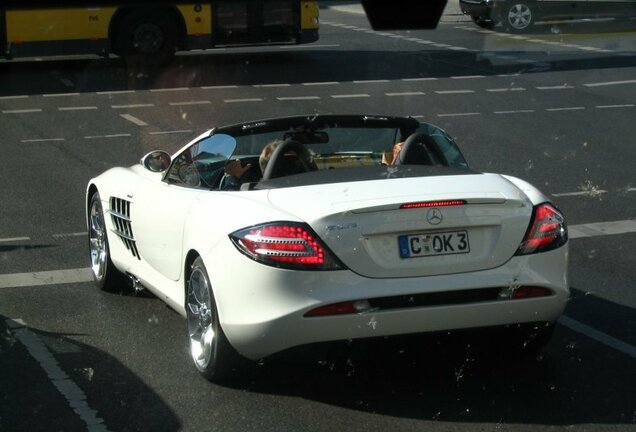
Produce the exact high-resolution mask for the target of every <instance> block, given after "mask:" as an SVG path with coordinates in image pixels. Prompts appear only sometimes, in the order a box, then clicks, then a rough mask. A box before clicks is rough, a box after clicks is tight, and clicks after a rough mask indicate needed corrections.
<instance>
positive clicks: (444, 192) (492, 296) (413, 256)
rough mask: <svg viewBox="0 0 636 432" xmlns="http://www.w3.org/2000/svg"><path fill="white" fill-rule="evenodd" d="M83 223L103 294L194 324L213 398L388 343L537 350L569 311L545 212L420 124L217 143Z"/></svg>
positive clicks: (148, 173)
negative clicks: (352, 346)
mask: <svg viewBox="0 0 636 432" xmlns="http://www.w3.org/2000/svg"><path fill="white" fill-rule="evenodd" d="M230 168H231V169H230ZM86 206H87V207H86V208H87V221H88V230H89V245H90V260H91V269H92V273H93V275H94V279H95V282H96V284H97V286H98V287H100V288H102V289H104V290H107V291H113V290H122V289H124V287H125V286H126V284H129V283H131V282H132V284H133V285H134V286H135V287H143V288H147V289H148V290H150V291H152V292H153V293H154V294H156V295H157V296H158V297H159V298H160V299H162V300H164V301H165V302H166V303H168V304H169V305H170V306H171V307H173V308H174V309H175V310H177V311H178V312H179V313H180V314H182V315H183V316H184V317H185V318H186V321H187V335H188V338H189V343H190V353H191V356H192V360H193V361H194V364H195V366H196V367H197V369H198V370H199V371H200V372H201V374H202V375H203V376H205V377H206V378H207V379H209V380H212V381H221V380H226V379H229V378H231V377H232V376H233V374H234V373H236V371H235V369H236V365H237V364H239V363H240V362H245V359H248V360H258V359H262V358H265V357H268V356H270V355H272V354H275V353H279V352H282V351H285V350H287V349H290V348H293V347H299V346H304V345H307V344H313V343H317V342H331V341H341V340H349V339H354V340H355V339H364V338H373V337H378V336H392V335H406V334H418V333H428V332H436V331H451V330H462V329H479V330H481V329H487V328H515V329H518V330H519V331H520V332H522V333H523V336H524V337H523V338H521V339H520V340H525V342H524V347H525V348H527V349H539V348H541V347H542V346H543V345H545V344H546V343H547V342H548V340H549V338H550V336H551V334H552V331H553V328H554V325H555V322H556V320H557V319H558V318H559V316H560V314H561V313H562V311H563V309H564V307H565V304H566V302H567V299H568V297H569V290H568V278H567V261H568V236H567V228H566V224H565V221H564V218H563V216H562V214H561V213H560V211H559V210H558V209H557V208H556V207H555V206H554V205H553V204H552V203H550V200H549V198H548V197H546V196H545V195H543V194H542V193H541V192H540V191H538V190H537V189H535V188H534V187H533V186H531V185H530V184H528V183H526V182H525V181H523V180H520V179H518V178H514V177H510V176H506V175H498V174H489V173H482V172H477V171H473V170H472V169H470V168H469V167H468V165H467V163H466V161H465V159H464V157H463V156H462V154H461V152H460V150H459V149H458V147H457V145H456V144H455V142H454V141H453V139H452V138H451V137H450V136H449V135H448V134H447V133H445V132H444V131H443V130H441V129H439V128H438V127H436V126H433V125H431V124H427V123H420V122H419V121H417V120H415V119H413V118H398V117H373V116H349V115H347V116H337V115H315V116H304V117H290V118H278V119H269V120H261V121H255V122H250V123H245V124H238V125H232V126H226V127H218V128H214V129H212V130H210V131H208V132H205V133H204V134H203V135H201V136H199V137H198V138H196V139H195V140H193V141H192V142H190V143H189V144H187V145H186V146H185V147H183V148H182V149H181V150H180V151H178V152H177V153H175V154H174V155H170V154H168V153H166V152H163V151H154V152H151V153H149V154H147V155H146V156H144V157H143V158H142V159H141V162H140V164H138V165H134V166H132V167H129V168H113V169H110V170H108V171H106V172H105V173H103V174H101V175H100V176H98V177H96V178H94V179H92V180H91V181H90V182H89V184H88V188H87V195H86ZM503 342H505V341H502V343H503Z"/></svg>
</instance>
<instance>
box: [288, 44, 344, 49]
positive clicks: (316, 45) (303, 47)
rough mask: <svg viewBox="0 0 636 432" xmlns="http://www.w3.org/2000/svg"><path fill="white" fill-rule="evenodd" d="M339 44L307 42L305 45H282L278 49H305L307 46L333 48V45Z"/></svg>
mask: <svg viewBox="0 0 636 432" xmlns="http://www.w3.org/2000/svg"><path fill="white" fill-rule="evenodd" d="M339 46H340V44H321V45H319V44H307V45H302V46H298V45H282V46H279V48H280V49H307V48H333V47H339Z"/></svg>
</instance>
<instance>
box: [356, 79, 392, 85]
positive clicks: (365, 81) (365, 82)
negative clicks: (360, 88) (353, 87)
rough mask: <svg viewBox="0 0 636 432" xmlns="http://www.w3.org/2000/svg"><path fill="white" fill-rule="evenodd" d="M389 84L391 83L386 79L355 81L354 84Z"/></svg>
mask: <svg viewBox="0 0 636 432" xmlns="http://www.w3.org/2000/svg"><path fill="white" fill-rule="evenodd" d="M388 82H391V81H390V80H386V79H376V80H357V81H353V83H354V84H379V83H388Z"/></svg>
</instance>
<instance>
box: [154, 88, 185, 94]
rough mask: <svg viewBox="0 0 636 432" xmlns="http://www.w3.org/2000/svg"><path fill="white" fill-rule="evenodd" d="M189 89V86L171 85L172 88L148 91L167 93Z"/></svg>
mask: <svg viewBox="0 0 636 432" xmlns="http://www.w3.org/2000/svg"><path fill="white" fill-rule="evenodd" d="M187 90H190V88H189V87H172V88H158V89H150V93H168V92H180V91H187Z"/></svg>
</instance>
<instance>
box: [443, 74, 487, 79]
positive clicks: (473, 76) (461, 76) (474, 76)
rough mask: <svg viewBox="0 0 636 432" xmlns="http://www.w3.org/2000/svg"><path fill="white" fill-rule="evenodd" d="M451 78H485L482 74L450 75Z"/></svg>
mask: <svg viewBox="0 0 636 432" xmlns="http://www.w3.org/2000/svg"><path fill="white" fill-rule="evenodd" d="M450 78H451V79H454V80H462V79H478V78H485V76H483V75H458V76H452V77H450Z"/></svg>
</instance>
